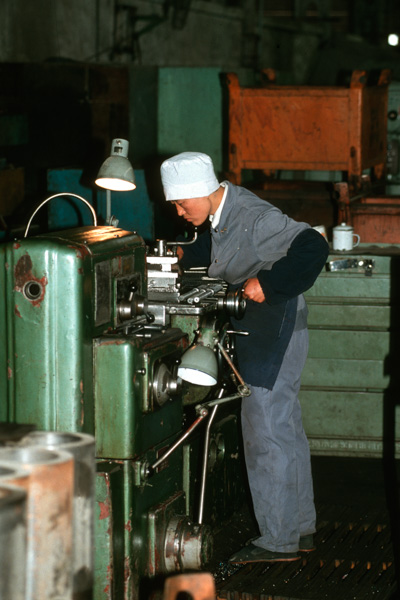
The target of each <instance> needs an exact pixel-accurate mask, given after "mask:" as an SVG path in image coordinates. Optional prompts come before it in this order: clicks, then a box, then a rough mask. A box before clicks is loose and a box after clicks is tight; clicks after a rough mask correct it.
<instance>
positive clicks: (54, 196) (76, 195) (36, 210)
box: [24, 192, 97, 238]
mask: <svg viewBox="0 0 400 600" xmlns="http://www.w3.org/2000/svg"><path fill="white" fill-rule="evenodd" d="M60 196H72V197H73V198H78V200H81V201H82V202H83V203H84V204H86V206H88V207H89V209H90V211H91V213H92V217H93V225H94V226H95V227H96V226H97V215H96V213H95V210H94V208H93V206H92V205H91V204H90V202H88V201H87V200H85V198H82V196H78V194H71V193H69V192H61V193H60V194H54V195H53V196H49V197H48V198H46V199H45V200H43V202H41V203H40V204H39V206H38V207H37V208H35V210H34V211H33V213H32V215H31V218H30V219H29V221H28V225H27V226H26V229H25V233H24V238H26V236H27V235H28V231H29V227H30V226H31V223H32V219H33V217H34V216H35V215H36V213H37V212H38V211H39V210H40V209H41V208H42V206H44V205H45V204H46V202H49V201H50V200H53V198H58V197H60Z"/></svg>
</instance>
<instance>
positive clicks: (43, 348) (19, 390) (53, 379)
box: [0, 225, 249, 600]
mask: <svg viewBox="0 0 400 600" xmlns="http://www.w3.org/2000/svg"><path fill="white" fill-rule="evenodd" d="M0 271H1V275H0V281H1V287H2V290H3V294H2V297H1V300H0V321H1V330H2V332H3V334H2V336H1V344H0V364H1V368H2V372H3V375H2V377H1V378H0V386H1V390H0V395H1V398H2V402H1V405H0V421H1V422H3V423H8V424H20V425H21V426H22V425H23V424H28V425H31V426H32V427H33V428H35V429H37V430H40V431H42V432H76V433H85V434H91V435H94V436H95V441H96V463H97V473H96V485H95V488H96V504H95V506H96V509H95V530H94V531H95V534H94V536H95V537H94V549H95V561H94V573H93V590H94V598H95V599H96V600H103V599H114V600H116V599H118V600H120V599H122V598H126V599H128V598H129V599H130V600H134V599H136V598H140V597H148V594H149V590H150V589H151V587H152V585H153V584H154V582H156V581H157V579H158V578H157V576H161V575H162V574H165V573H170V572H176V571H182V570H192V569H193V570H196V569H202V568H204V566H205V565H206V564H207V562H208V561H209V559H210V557H211V553H212V545H213V542H212V528H213V526H214V525H215V524H216V523H220V522H221V521H223V520H224V519H226V518H227V517H228V516H229V515H231V514H232V513H233V511H234V510H235V507H237V506H238V503H240V502H241V499H242V498H243V490H244V485H243V476H242V466H241V464H240V452H239V446H240V429H239V426H238V407H239V402H238V399H239V398H240V397H242V396H244V395H246V394H248V393H249V392H248V389H247V387H246V386H245V385H244V382H243V381H242V379H241V377H240V374H239V373H238V372H237V370H236V368H235V366H234V363H233V360H232V358H233V341H232V340H233V332H232V331H231V330H230V329H229V325H228V322H229V314H234V315H235V316H236V317H239V316H240V315H241V314H243V311H244V310H245V304H244V301H243V300H242V298H241V296H240V293H238V292H237V291H230V290H228V289H227V286H226V284H225V283H224V282H222V281H220V280H214V279H210V278H209V277H207V276H206V274H205V272H203V271H201V270H200V271H198V270H194V271H190V272H187V273H183V272H181V270H180V268H179V266H178V259H177V256H176V252H175V248H174V243H172V242H171V243H170V242H166V241H163V240H160V241H158V242H157V243H156V246H155V247H154V248H152V249H150V248H148V247H146V246H145V243H144V241H143V239H142V238H141V237H140V236H139V235H138V234H137V233H135V232H128V231H124V230H122V229H118V228H116V227H112V226H102V227H98V226H96V225H93V226H87V227H81V228H76V229H70V230H64V231H58V232H51V233H46V234H41V235H37V236H32V237H25V238H23V239H19V240H15V241H13V242H10V243H7V244H4V245H3V246H2V247H1V269H0ZM199 357H200V358H199ZM199 373H200V378H199ZM193 374H194V377H193ZM202 374H203V377H201V375H202ZM204 377H205V381H203V379H204ZM193 382H194V383H193ZM93 590H87V592H88V593H89V594H90V593H91V591H93ZM88 597H90V595H89V596H88Z"/></svg>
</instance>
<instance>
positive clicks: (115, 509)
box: [93, 462, 123, 600]
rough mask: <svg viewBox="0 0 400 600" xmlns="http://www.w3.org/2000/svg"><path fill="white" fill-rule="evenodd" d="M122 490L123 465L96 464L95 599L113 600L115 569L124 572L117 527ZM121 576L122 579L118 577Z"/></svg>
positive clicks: (119, 534)
mask: <svg viewBox="0 0 400 600" xmlns="http://www.w3.org/2000/svg"><path fill="white" fill-rule="evenodd" d="M122 488H123V470H122V465H119V464H115V463H109V462H98V463H97V474H96V505H95V529H94V550H95V556H94V590H93V597H94V598H95V600H112V599H113V598H115V597H116V596H115V583H116V580H118V578H119V577H118V569H120V570H121V569H122V570H123V563H120V564H118V561H117V560H116V558H117V556H118V548H119V547H120V546H121V542H120V540H119V541H118V536H119V538H121V537H122V535H123V532H122V528H121V531H118V529H117V528H116V525H117V522H118V516H119V514H120V513H121V507H120V504H121V503H120V499H119V497H118V493H119V490H122ZM120 577H121V576H120Z"/></svg>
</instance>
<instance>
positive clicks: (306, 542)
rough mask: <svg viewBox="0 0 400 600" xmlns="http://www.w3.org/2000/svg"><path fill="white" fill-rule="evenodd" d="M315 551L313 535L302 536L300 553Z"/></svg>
mask: <svg viewBox="0 0 400 600" xmlns="http://www.w3.org/2000/svg"><path fill="white" fill-rule="evenodd" d="M313 550H315V544H314V536H313V534H312V533H310V534H309V535H302V536H300V540H299V552H312V551H313Z"/></svg>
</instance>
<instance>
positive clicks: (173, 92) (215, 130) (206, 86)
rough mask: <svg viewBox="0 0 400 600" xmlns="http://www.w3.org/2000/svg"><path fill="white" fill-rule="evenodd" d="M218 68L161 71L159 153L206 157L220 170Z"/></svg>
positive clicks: (220, 141)
mask: <svg viewBox="0 0 400 600" xmlns="http://www.w3.org/2000/svg"><path fill="white" fill-rule="evenodd" d="M220 73H221V70H220V69H218V68H185V67H181V68H179V67H178V68H163V69H160V71H159V82H158V98H159V104H158V151H159V153H160V154H161V155H171V154H177V153H179V152H185V151H188V150H190V151H193V150H195V151H199V152H205V153H206V154H209V155H210V156H211V157H212V159H213V161H214V166H215V169H216V171H217V172H220V171H221V170H222V118H221V114H222V113H221V110H222V109H221V107H222V87H221V83H220Z"/></svg>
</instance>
